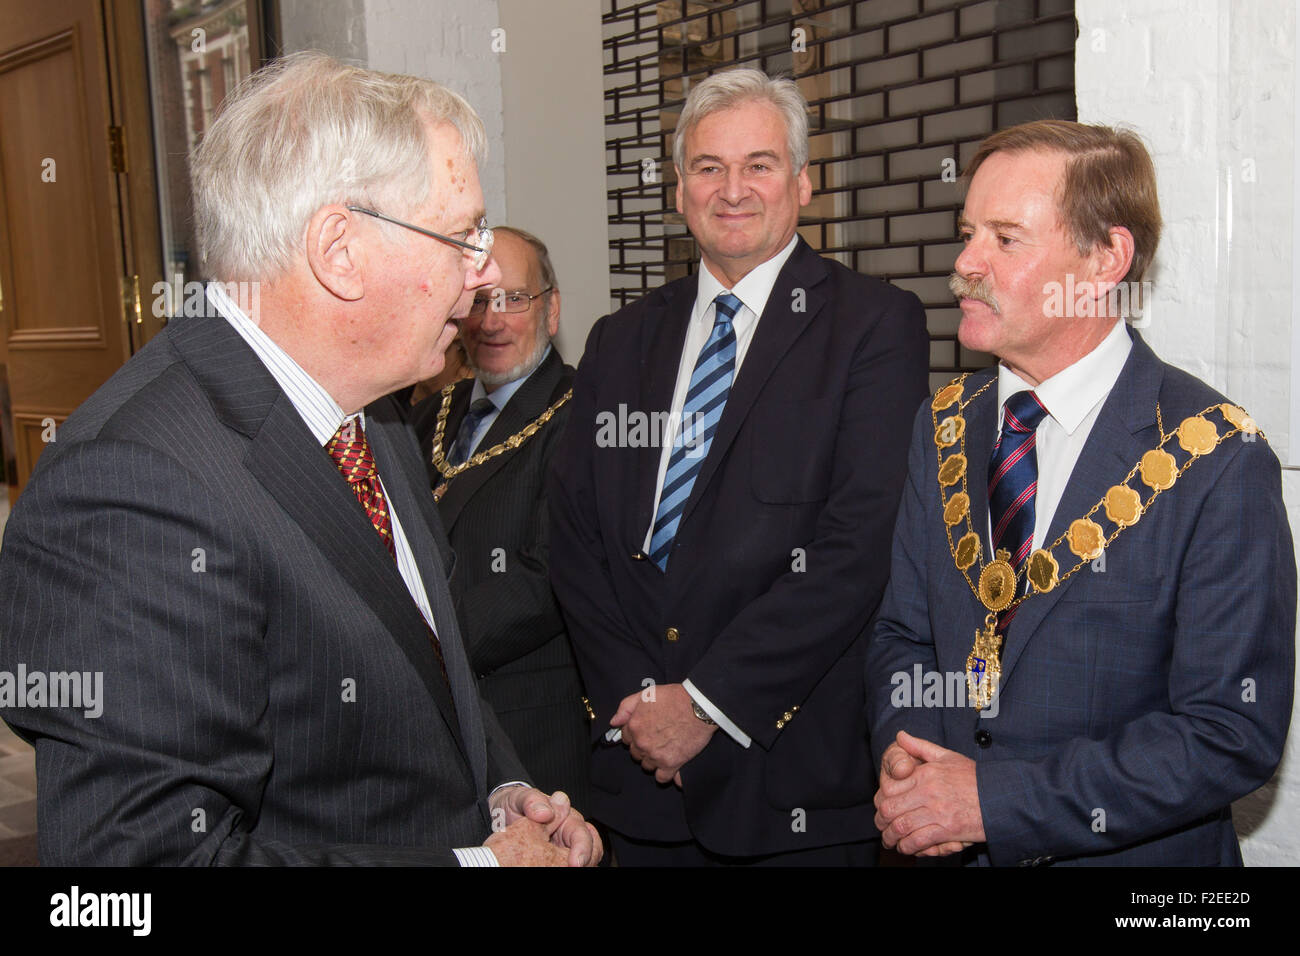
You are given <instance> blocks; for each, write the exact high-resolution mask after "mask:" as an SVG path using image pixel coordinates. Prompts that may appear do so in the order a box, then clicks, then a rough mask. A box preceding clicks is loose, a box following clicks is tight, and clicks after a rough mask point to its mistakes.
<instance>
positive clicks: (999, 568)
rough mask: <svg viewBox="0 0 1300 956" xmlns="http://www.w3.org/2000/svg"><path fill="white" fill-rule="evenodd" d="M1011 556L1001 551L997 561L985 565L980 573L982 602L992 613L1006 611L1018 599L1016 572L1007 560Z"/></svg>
mask: <svg viewBox="0 0 1300 956" xmlns="http://www.w3.org/2000/svg"><path fill="white" fill-rule="evenodd" d="M1010 557H1011V555H1010V554H1009V553H1008V552H1007V551H1003V550H999V551H998V558H997V560H996V561H990V562H989V563H988V564H986V565H984V570H983V571H981V572H980V600H981V601H982V602H983V603H984V606H985V607H986V608H988V609H989V610H990V611H1005V610H1006V609H1007V607H1008V606H1010V604H1011V602H1012V601H1014V600H1015V599H1016V572H1015V570H1014V569H1013V568H1012V567H1011V562H1010V561H1008V560H1007V559H1008V558H1010Z"/></svg>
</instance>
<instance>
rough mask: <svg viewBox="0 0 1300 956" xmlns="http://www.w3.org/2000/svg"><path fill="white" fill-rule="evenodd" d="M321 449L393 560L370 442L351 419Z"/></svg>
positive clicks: (438, 650)
mask: <svg viewBox="0 0 1300 956" xmlns="http://www.w3.org/2000/svg"><path fill="white" fill-rule="evenodd" d="M325 450H326V451H328V452H329V453H330V457H331V458H333V459H334V464H336V465H338V467H339V471H340V472H342V473H343V477H344V478H346V479H347V481H348V486H349V487H350V488H351V489H352V493H353V494H354V495H356V496H357V501H359V502H361V507H363V508H365V509H366V516H367V517H368V518H370V523H371V524H372V525H374V526H375V530H376V531H378V532H379V540H381V541H382V542H384V547H386V548H387V549H388V553H389V554H391V555H392V556H393V558H394V559H396V557H397V546H396V544H394V542H393V522H392V519H391V518H389V516H388V502H387V501H386V500H385V498H384V489H383V487H382V486H381V485H380V484H379V469H378V468H376V467H375V457H374V455H372V454H371V453H370V442H368V441H366V432H365V429H363V428H362V427H361V423H360V422H359V421H357V420H356V419H355V418H351V419H348V420H346V421H344V422H343V424H342V425H340V426H339V429H338V431H336V432H335V433H334V437H333V438H331V439H330V440H329V441H328V442H326V443H325ZM424 626H425V630H427V631H428V632H429V642H430V643H431V644H432V645H433V653H434V654H435V655H437V658H438V669H439V670H441V671H442V679H443V680H445V681H447V687H448V688H449V689H450V687H451V681H450V680H449V679H448V677H447V662H446V660H445V659H444V658H443V656H442V642H441V641H439V640H438V635H437V634H435V633H434V631H433V628H431V627H429V625H428V624H427V623H426V624H425V625H424Z"/></svg>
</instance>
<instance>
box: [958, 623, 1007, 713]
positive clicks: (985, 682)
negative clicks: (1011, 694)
mask: <svg viewBox="0 0 1300 956" xmlns="http://www.w3.org/2000/svg"><path fill="white" fill-rule="evenodd" d="M1001 652H1002V638H1001V637H999V636H998V619H997V617H996V616H995V615H993V614H990V615H989V616H988V617H987V618H986V619H985V621H984V627H982V628H980V629H979V630H978V631H976V632H975V645H974V646H973V647H972V648H971V652H970V654H969V655H967V657H966V687H967V689H968V690H969V691H970V693H969V694H968V699H969V700H970V702H971V704H972V705H973V706H974V707H975V709H976V710H983V709H984V708H985V707H988V706H989V705H990V704H991V703H993V697H994V696H995V695H996V694H997V692H998V682H999V681H1000V680H1001V679H1002V653H1001Z"/></svg>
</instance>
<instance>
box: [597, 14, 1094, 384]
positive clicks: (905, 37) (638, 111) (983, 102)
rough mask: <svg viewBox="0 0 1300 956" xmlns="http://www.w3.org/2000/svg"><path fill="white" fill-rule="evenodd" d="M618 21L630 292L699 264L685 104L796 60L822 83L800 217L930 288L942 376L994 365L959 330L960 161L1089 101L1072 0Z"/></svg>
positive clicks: (618, 216)
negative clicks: (1079, 68) (1077, 54)
mask: <svg viewBox="0 0 1300 956" xmlns="http://www.w3.org/2000/svg"><path fill="white" fill-rule="evenodd" d="M603 22H604V49H605V130H606V144H605V145H606V156H607V162H608V165H607V167H606V177H607V184H608V195H609V232H610V273H611V276H610V278H611V283H610V284H611V290H612V296H613V305H614V307H615V308H618V307H620V306H622V305H624V304H626V303H627V302H630V301H632V300H635V299H637V298H639V297H640V296H642V295H644V294H645V293H646V292H648V291H650V290H651V289H653V288H655V287H657V286H659V285H661V284H663V283H664V282H666V281H668V280H670V279H674V278H677V277H678V276H681V275H685V274H686V273H687V272H689V271H690V270H691V269H693V268H694V263H695V262H696V261H697V260H698V252H697V250H696V249H695V242H694V240H693V239H691V237H690V234H689V233H688V232H687V231H686V228H685V225H684V222H683V218H682V217H681V216H680V215H678V214H677V212H676V210H675V206H674V190H675V186H676V179H675V172H674V169H673V165H672V159H671V156H672V142H673V130H674V128H675V126H676V121H677V116H678V114H679V113H680V111H681V106H682V102H683V100H684V98H685V95H686V92H687V91H688V90H689V89H690V85H691V84H692V83H694V82H698V81H699V80H700V79H702V78H703V77H705V76H707V75H708V74H709V73H712V72H715V71H717V70H720V69H725V68H727V67H731V66H742V65H743V66H753V67H757V68H759V69H761V70H764V71H765V72H767V73H768V74H771V75H776V74H784V75H787V76H793V77H794V78H795V79H796V80H797V81H798V83H799V86H800V88H801V89H802V90H803V93H804V95H805V96H806V97H807V99H808V103H809V123H810V133H811V144H810V146H811V150H810V158H809V175H810V177H811V178H812V183H813V201H812V203H811V204H810V205H809V206H808V207H806V208H805V209H804V210H803V214H802V215H801V217H800V226H799V231H800V233H801V234H802V235H803V236H804V238H805V239H807V240H808V242H809V243H810V244H811V245H812V246H813V248H815V249H817V250H818V251H820V252H821V253H823V254H824V255H831V256H834V257H835V258H837V259H839V260H840V261H841V262H843V263H844V264H845V265H847V266H849V267H850V268H853V269H857V270H859V271H861V272H866V273H870V274H872V275H876V276H879V277H881V278H885V279H888V280H889V281H891V282H893V283H894V284H896V285H898V286H901V287H903V288H906V289H910V290H912V291H913V292H915V293H916V294H917V295H918V296H920V298H921V301H922V302H924V303H925V306H926V309H927V314H928V318H929V328H930V339H931V347H930V367H931V371H932V372H933V373H934V374H933V375H932V378H934V379H935V380H936V381H938V380H941V379H942V380H946V379H947V378H948V377H949V376H950V375H951V374H952V373H953V372H954V371H959V370H964V369H971V368H979V367H981V366H983V365H986V364H988V362H989V358H988V357H987V356H983V355H979V354H976V353H970V352H967V351H966V350H965V349H962V348H961V347H960V345H959V344H958V343H957V341H956V330H957V323H958V320H959V319H960V316H961V313H960V311H959V310H958V309H957V308H956V307H955V304H954V302H953V300H952V296H951V295H950V293H949V292H948V286H947V277H948V275H949V274H950V273H951V271H952V265H953V260H954V259H955V258H956V256H957V252H958V250H959V249H960V243H959V242H958V241H957V239H956V236H957V225H956V216H957V213H958V212H959V211H960V209H961V193H960V185H959V183H958V182H957V176H958V174H959V173H960V171H961V169H962V168H963V166H964V164H965V162H966V160H967V159H969V158H970V156H971V155H972V154H973V152H974V150H975V147H976V146H977V145H978V143H979V142H980V140H982V139H983V138H984V137H985V136H987V135H988V134H989V133H991V132H993V131H994V130H997V129H1001V128H1002V127H1005V126H1010V125H1013V124H1015V123H1020V122H1024V121H1026V120H1030V119H1039V118H1045V117H1055V118H1061V119H1074V118H1076V110H1075V100H1074V42H1075V37H1076V34H1077V25H1076V23H1075V19H1074V5H1073V3H1071V2H1069V0H606V12H605V14H604V15H603Z"/></svg>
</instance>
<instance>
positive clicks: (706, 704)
mask: <svg viewBox="0 0 1300 956" xmlns="http://www.w3.org/2000/svg"><path fill="white" fill-rule="evenodd" d="M682 689H683V690H684V691H686V693H687V694H689V695H690V697H691V700H693V701H695V703H697V704H699V705H700V710H702V711H704V712H705V713H706V714H708V715H709V716H710V717H712V718H713V722H714V723H715V724H717V725H718V727H719V728H721V729H722V730H723V731H725V732H726V734H727V736H728V737H730V738H731V739H732V740H734V741H735V742H736V743H738V744H740V746H742V747H746V748H748V747H749V745H750V744H751V743H753V741H752V740H750V738H749V734H747V733H745V732H744V731H743V730H741V729H740V728H739V727H737V726H736V725H735V724H734V723H732V722H731V721H730V720H728V719H727V715H726V714H724V713H723V712H722V711H720V710H718V708H717V707H715V706H714V705H713V702H712V701H711V700H709V698H707V697H705V696H704V695H703V694H702V693H700V689H699V688H698V687H696V686H695V685H694V684H692V683H691V682H690V680H689V679H688V680H684V681H682Z"/></svg>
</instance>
